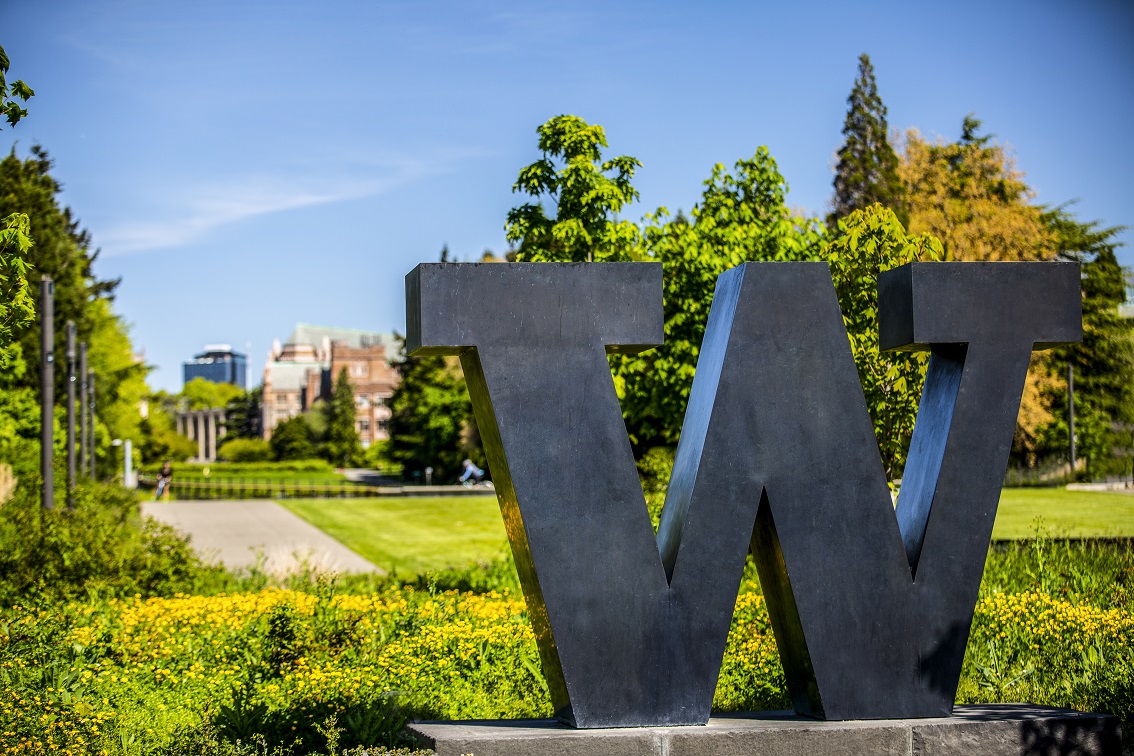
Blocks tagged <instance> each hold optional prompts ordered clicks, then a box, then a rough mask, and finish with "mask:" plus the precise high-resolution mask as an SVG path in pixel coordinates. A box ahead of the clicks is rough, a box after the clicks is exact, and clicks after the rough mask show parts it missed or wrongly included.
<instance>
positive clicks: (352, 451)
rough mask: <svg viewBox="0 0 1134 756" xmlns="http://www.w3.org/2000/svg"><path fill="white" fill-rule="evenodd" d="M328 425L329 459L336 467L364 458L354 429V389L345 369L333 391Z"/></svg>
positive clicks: (336, 381)
mask: <svg viewBox="0 0 1134 756" xmlns="http://www.w3.org/2000/svg"><path fill="white" fill-rule="evenodd" d="M328 420H329V421H328V423H327V446H326V451H327V458H328V459H329V460H330V461H331V463H332V464H334V465H335V466H336V467H347V466H348V465H351V464H353V463H354V461H355V460H357V459H359V458H360V457H361V456H362V444H361V442H360V441H359V440H358V431H357V430H356V429H355V427H354V422H355V409H354V389H353V388H351V385H350V373H349V372H348V371H347V369H346V368H345V367H344V368H343V369H342V370H340V371H339V376H338V378H336V379H335V386H334V389H332V391H331V407H330V417H329V419H328Z"/></svg>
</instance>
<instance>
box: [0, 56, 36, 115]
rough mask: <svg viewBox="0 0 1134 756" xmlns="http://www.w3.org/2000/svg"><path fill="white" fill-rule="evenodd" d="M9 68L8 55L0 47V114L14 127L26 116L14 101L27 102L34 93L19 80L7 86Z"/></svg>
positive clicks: (24, 109) (25, 112)
mask: <svg viewBox="0 0 1134 756" xmlns="http://www.w3.org/2000/svg"><path fill="white" fill-rule="evenodd" d="M9 68H11V61H9V60H8V54H7V53H6V52H4V48H3V47H0V113H3V114H4V117H5V118H7V119H8V125H10V126H15V125H16V124H17V123H19V122H20V119H21V118H24V117H26V116H27V114H28V111H27V109H26V108H21V107H20V105H19V103H17V102H16V100H21V101H23V102H27V101H28V100H30V99H31V98H32V97H33V96H34V95H35V92H34V91H32V88H31V87H29V86H28V85H27V84H25V83H24V82H23V81H22V80H21V79H16V80H15V81H13V82H12V83H11V84H10V85H9V84H8V69H9Z"/></svg>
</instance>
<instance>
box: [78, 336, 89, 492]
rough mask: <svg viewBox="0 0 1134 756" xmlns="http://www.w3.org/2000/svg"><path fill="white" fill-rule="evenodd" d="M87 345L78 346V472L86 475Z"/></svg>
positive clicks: (84, 343)
mask: <svg viewBox="0 0 1134 756" xmlns="http://www.w3.org/2000/svg"><path fill="white" fill-rule="evenodd" d="M89 448H90V447H88V446H87V344H86V342H83V343H82V344H79V472H80V473H81V474H83V475H86V474H87V451H88V449H89Z"/></svg>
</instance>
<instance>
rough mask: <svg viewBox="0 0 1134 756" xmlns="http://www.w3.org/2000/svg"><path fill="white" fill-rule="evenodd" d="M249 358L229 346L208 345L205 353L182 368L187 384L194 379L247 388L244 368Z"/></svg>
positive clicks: (195, 357) (196, 356)
mask: <svg viewBox="0 0 1134 756" xmlns="http://www.w3.org/2000/svg"><path fill="white" fill-rule="evenodd" d="M246 362H247V357H246V356H245V355H243V354H241V353H240V352H234V351H232V347H231V346H229V345H228V344H206V345H205V351H203V352H201V353H200V354H198V355H195V356H194V357H193V361H192V362H186V363H184V364H183V366H182V378H183V380H184V382H185V383H188V382H189V381H191V380H193V379H194V378H204V379H205V380H206V381H212V382H213V383H231V384H233V385H235V386H239V387H240V388H245V386H246V384H245V383H244V368H245V363H246Z"/></svg>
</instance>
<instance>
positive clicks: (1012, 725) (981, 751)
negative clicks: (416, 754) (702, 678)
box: [407, 704, 1122, 756]
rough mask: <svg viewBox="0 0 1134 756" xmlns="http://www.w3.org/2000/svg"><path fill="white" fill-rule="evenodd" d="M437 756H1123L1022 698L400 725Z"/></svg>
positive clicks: (1108, 738) (1098, 722)
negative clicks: (945, 704) (639, 722)
mask: <svg viewBox="0 0 1134 756" xmlns="http://www.w3.org/2000/svg"><path fill="white" fill-rule="evenodd" d="M407 729H408V730H409V732H410V733H411V734H412V735H413V736H414V737H415V738H417V740H418V742H419V743H420V745H421V746H423V747H426V748H432V749H434V750H435V751H436V752H437V756H464V755H465V754H473V755H474V756H568V755H570V756H749V755H751V756H865V755H866V754H870V755H874V754H878V755H879V756H915V755H916V756H937V755H938V754H950V756H953V755H956V756H961V755H965V756H968V755H970V754H971V755H972V756H1025V755H1026V756H1048V755H1049V754H1050V755H1051V756H1056V755H1057V754H1058V755H1059V756H1070V755H1071V754H1074V756H1096V755H1098V756H1101V755H1102V754H1107V755H1109V754H1114V756H1119V754H1121V751H1122V748H1121V742H1120V739H1119V730H1118V720H1117V719H1116V718H1114V717H1112V716H1109V715H1105V714H1085V713H1083V712H1078V711H1072V710H1070V709H1053V708H1048V707H1044V706H1032V705H1027V704H989V705H984V706H958V707H956V709H955V710H954V714H953V716H952V717H946V718H941V719H894V720H876V721H856V722H818V721H815V720H810V719H803V718H801V717H797V716H795V715H794V714H791V713H789V712H760V713H756V714H728V715H720V716H716V717H713V718H712V719H710V720H709V724H708V725H706V726H704V727H651V728H636V729H625V730H575V729H572V728H570V727H566V726H564V725H562V724H559V723H557V722H554V721H552V720H546V719H542V720H541V719H526V720H496V721H480V722H421V723H417V724H411V725H408V726H407Z"/></svg>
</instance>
